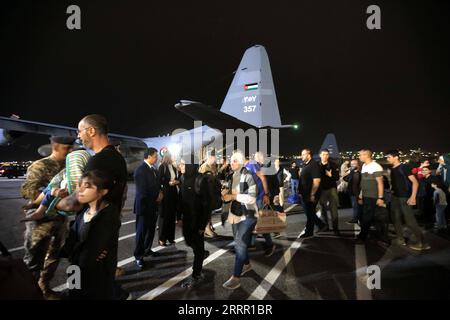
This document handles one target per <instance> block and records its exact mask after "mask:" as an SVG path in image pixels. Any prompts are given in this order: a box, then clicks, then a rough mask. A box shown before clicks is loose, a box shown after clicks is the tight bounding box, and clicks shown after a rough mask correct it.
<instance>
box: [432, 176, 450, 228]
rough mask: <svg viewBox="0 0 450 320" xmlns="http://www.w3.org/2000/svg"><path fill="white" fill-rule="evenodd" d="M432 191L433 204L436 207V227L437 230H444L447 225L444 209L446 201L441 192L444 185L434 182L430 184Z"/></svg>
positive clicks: (443, 193)
mask: <svg viewBox="0 0 450 320" xmlns="http://www.w3.org/2000/svg"><path fill="white" fill-rule="evenodd" d="M431 186H432V187H433V189H434V192H433V202H434V206H435V207H436V225H435V228H437V229H445V228H446V227H447V223H446V221H445V208H446V207H447V199H446V197H445V192H444V190H443V188H444V185H443V184H442V183H441V182H440V181H434V182H432V183H431Z"/></svg>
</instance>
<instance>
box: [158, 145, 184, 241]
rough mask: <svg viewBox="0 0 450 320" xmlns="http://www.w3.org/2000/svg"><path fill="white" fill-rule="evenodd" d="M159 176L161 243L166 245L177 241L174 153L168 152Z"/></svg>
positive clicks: (176, 190) (176, 183)
mask: <svg viewBox="0 0 450 320" xmlns="http://www.w3.org/2000/svg"><path fill="white" fill-rule="evenodd" d="M158 170H159V177H160V179H161V186H162V192H163V199H162V201H161V207H160V216H159V244H160V245H161V246H166V245H167V241H169V243H170V244H174V243H175V218H176V213H177V207H178V205H177V203H178V189H177V186H178V184H179V183H180V182H179V180H178V175H177V169H176V167H175V166H174V165H173V161H172V155H171V154H170V153H169V152H166V154H165V155H164V158H163V160H162V162H161V165H160V166H159V169H158Z"/></svg>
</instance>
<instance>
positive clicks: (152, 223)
mask: <svg viewBox="0 0 450 320" xmlns="http://www.w3.org/2000/svg"><path fill="white" fill-rule="evenodd" d="M157 218H158V216H157V213H156V211H155V212H154V213H151V214H146V215H136V248H135V250H134V257H135V258H136V259H142V257H144V254H145V251H146V250H150V249H151V248H152V243H153V238H154V237H155V228H156V220H157Z"/></svg>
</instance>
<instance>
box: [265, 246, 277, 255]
mask: <svg viewBox="0 0 450 320" xmlns="http://www.w3.org/2000/svg"><path fill="white" fill-rule="evenodd" d="M276 248H277V246H276V245H272V247H270V248H269V249H267V250H266V251H265V252H264V256H265V257H270V256H272V255H273V253H274V252H275V249H276Z"/></svg>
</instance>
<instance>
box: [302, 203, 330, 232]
mask: <svg viewBox="0 0 450 320" xmlns="http://www.w3.org/2000/svg"><path fill="white" fill-rule="evenodd" d="M300 201H301V204H302V207H303V210H305V214H306V229H305V233H306V234H313V233H314V226H315V225H317V226H318V227H319V228H322V227H323V226H325V223H324V222H323V221H322V220H320V219H319V217H318V216H317V214H316V206H317V202H311V201H310V200H309V199H308V197H306V196H304V195H301V196H300Z"/></svg>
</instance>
